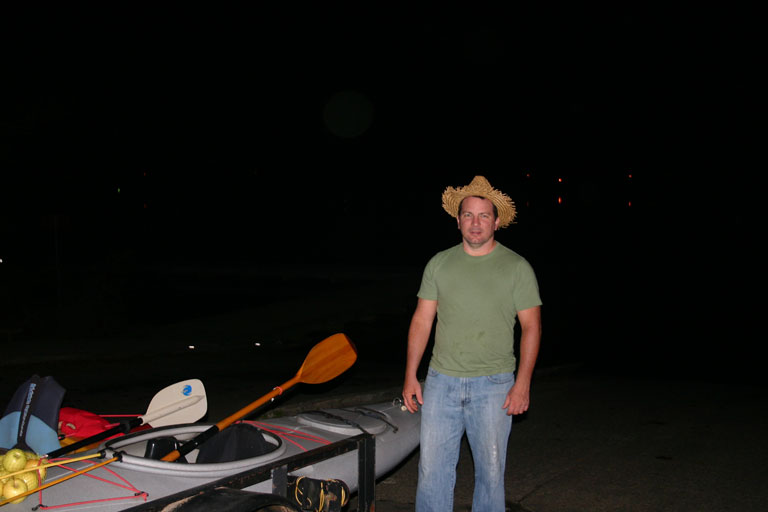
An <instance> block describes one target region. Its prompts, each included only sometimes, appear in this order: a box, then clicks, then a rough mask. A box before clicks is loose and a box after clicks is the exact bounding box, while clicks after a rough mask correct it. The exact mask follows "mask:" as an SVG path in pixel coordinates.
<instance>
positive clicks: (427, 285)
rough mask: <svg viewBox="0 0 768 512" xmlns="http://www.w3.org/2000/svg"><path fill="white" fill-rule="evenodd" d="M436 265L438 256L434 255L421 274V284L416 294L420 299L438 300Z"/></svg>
mask: <svg viewBox="0 0 768 512" xmlns="http://www.w3.org/2000/svg"><path fill="white" fill-rule="evenodd" d="M436 266H437V263H436V258H435V257H433V258H432V259H431V260H429V262H428V263H427V266H426V267H425V268H424V273H423V274H422V276H421V286H420V287H419V292H418V293H417V294H416V296H417V297H419V298H420V299H424V300H437V285H436V284H435V268H436Z"/></svg>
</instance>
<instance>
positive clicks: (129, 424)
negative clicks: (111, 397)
mask: <svg viewBox="0 0 768 512" xmlns="http://www.w3.org/2000/svg"><path fill="white" fill-rule="evenodd" d="M143 423H144V420H143V419H142V418H141V417H138V418H133V419H131V420H128V421H124V422H121V423H120V424H119V425H117V426H115V427H112V428H110V429H108V430H105V431H104V432H101V433H99V434H95V435H92V436H90V437H86V438H85V439H81V440H80V441H78V442H76V443H72V444H70V445H67V446H62V447H61V448H59V449H58V450H54V451H52V452H51V453H49V454H48V458H49V459H55V458H56V457H61V456H62V455H64V454H66V453H72V452H74V451H77V450H79V449H80V448H85V447H86V446H89V445H91V444H93V443H95V442H96V441H101V440H102V439H106V438H108V437H111V436H113V435H115V434H127V433H128V432H130V431H131V429H133V428H136V427H139V426H141V425H142V424H143Z"/></svg>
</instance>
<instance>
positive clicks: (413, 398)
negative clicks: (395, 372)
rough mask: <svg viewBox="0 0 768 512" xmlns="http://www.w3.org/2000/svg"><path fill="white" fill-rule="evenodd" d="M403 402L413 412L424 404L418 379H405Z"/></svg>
mask: <svg viewBox="0 0 768 512" xmlns="http://www.w3.org/2000/svg"><path fill="white" fill-rule="evenodd" d="M403 403H404V404H405V407H406V408H407V409H408V410H409V411H410V412H411V413H414V412H416V411H418V410H419V406H421V405H424V399H423V398H422V397H421V384H420V383H419V381H418V380H417V379H414V378H411V379H405V384H404V385H403Z"/></svg>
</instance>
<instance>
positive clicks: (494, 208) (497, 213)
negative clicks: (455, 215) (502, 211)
mask: <svg viewBox="0 0 768 512" xmlns="http://www.w3.org/2000/svg"><path fill="white" fill-rule="evenodd" d="M467 197H476V198H478V199H487V200H488V201H491V200H490V199H488V198H487V197H483V196H467ZM467 197H465V198H464V199H466V198H467ZM464 199H462V200H461V202H460V203H459V215H461V208H462V206H464ZM491 206H492V207H493V218H494V219H497V218H498V217H499V210H498V208H496V204H494V202H493V201H491Z"/></svg>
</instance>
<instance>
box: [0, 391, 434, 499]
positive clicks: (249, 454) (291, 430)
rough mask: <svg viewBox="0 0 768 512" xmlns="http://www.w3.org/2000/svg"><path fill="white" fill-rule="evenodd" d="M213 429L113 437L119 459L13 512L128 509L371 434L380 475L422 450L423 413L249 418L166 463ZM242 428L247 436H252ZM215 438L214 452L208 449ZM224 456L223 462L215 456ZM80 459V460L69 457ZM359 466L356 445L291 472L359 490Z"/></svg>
mask: <svg viewBox="0 0 768 512" xmlns="http://www.w3.org/2000/svg"><path fill="white" fill-rule="evenodd" d="M209 427H210V425H209V424H197V423H195V424H183V425H175V426H165V427H160V428H151V429H147V430H143V431H139V432H135V433H132V434H128V435H126V436H122V437H118V438H113V439H111V440H109V441H107V442H106V443H104V444H102V445H101V446H100V447H99V450H100V451H101V452H103V454H104V457H103V459H107V460H108V459H112V458H113V457H115V456H119V460H115V461H114V462H111V463H109V464H106V465H103V466H101V467H97V468H96V469H93V470H92V471H89V472H87V473H83V474H81V475H78V476H75V477H74V478H70V479H68V480H66V481H62V483H60V484H56V485H53V486H50V487H48V488H46V489H44V490H42V491H40V492H38V493H35V494H32V495H31V496H29V497H28V498H27V499H26V500H25V501H24V502H22V503H19V504H9V505H7V508H6V510H8V511H14V510H30V509H31V507H35V506H38V505H40V506H41V507H42V508H53V507H56V508H61V509H63V510H89V511H102V510H103V511H117V510H124V509H127V508H131V507H135V506H137V505H141V504H143V503H146V502H151V501H152V500H155V499H158V498H163V497H166V496H170V495H173V494H177V493H180V492H183V491H185V490H188V489H191V488H193V487H197V486H200V485H203V484H206V483H208V482H213V481H218V480H220V479H223V478H226V477H228V476H231V475H236V474H240V473H242V472H244V471H248V470H250V469H254V468H259V467H261V466H265V465H268V464H271V463H274V462H276V461H281V460H285V459H290V458H292V457H295V456H297V455H300V454H303V453H306V452H308V451H310V450H313V449H315V448H320V447H323V446H328V445H330V444H332V443H336V442H338V441H343V440H345V439H350V438H354V437H356V436H360V435H361V434H365V433H368V434H372V435H373V437H374V439H375V443H374V446H375V477H376V478H377V479H378V478H381V477H382V476H384V475H386V474H387V473H388V472H390V471H391V470H392V469H394V468H395V467H396V466H397V465H398V464H399V463H400V462H402V461H403V460H404V459H405V458H406V457H408V455H410V454H411V453H412V452H413V451H414V450H415V449H416V448H417V446H418V444H419V428H420V413H415V414H411V413H409V412H408V411H407V410H404V408H403V407H402V403H401V401H400V400H399V399H395V400H393V401H392V402H384V403H377V404H372V405H365V406H356V407H343V408H331V409H323V410H317V411H304V412H301V413H298V414H296V415H295V416H288V417H283V418H272V419H269V420H264V421H242V422H238V423H236V424H234V425H232V426H230V427H229V428H228V429H225V430H223V431H222V432H220V433H219V434H217V436H219V439H217V438H216V437H214V438H213V439H211V440H210V441H208V443H204V444H202V445H201V446H200V447H198V448H196V449H195V450H193V451H192V452H190V453H189V454H187V455H186V456H185V457H184V458H183V459H180V460H178V461H174V462H166V461H163V460H159V459H160V458H161V457H162V455H164V454H165V453H167V452H168V451H170V450H172V449H174V446H178V445H179V444H182V443H184V442H185V441H188V440H190V439H193V438H194V437H195V436H197V435H199V434H200V433H201V432H204V431H206V430H207V429H208V428H209ZM230 430H231V432H238V434H237V435H238V436H239V437H235V435H234V434H233V435H232V436H230V437H229V438H225V436H222V435H223V434H227V432H228V431H230ZM254 431H257V432H258V443H255V442H252V441H253V440H254V439H256V438H255V437H254V438H249V437H248V436H250V435H251V433H252V432H254ZM242 433H248V436H243V435H241V434H242ZM222 439H224V441H222ZM209 443H211V448H210V449H208V447H206V444H209ZM217 443H218V444H217ZM257 445H258V446H257ZM227 452H230V453H229V454H227ZM217 457H219V458H223V459H224V460H223V461H216V460H215V459H216V458H217ZM74 458H79V457H76V456H73V457H70V458H69V459H70V460H71V459H74ZM103 459H101V458H93V459H87V460H73V461H72V462H66V461H67V458H66V457H65V458H62V459H60V460H61V461H62V462H64V464H63V465H62V466H55V467H51V468H49V469H48V475H47V477H46V479H45V482H46V483H49V482H53V481H55V480H57V479H59V478H63V477H66V476H67V475H71V474H72V473H73V472H76V471H80V470H83V469H87V468H89V467H91V466H96V465H98V464H99V463H100V462H101V461H102V460H103ZM198 459H199V460H198ZM358 467H359V457H358V453H357V450H353V451H348V452H346V453H341V454H338V455H334V456H331V457H329V458H327V459H324V460H321V461H319V462H316V463H313V464H310V465H308V466H306V467H304V468H300V469H297V470H296V471H294V472H291V473H290V474H291V475H292V476H296V477H307V478H311V479H317V480H340V481H342V482H343V483H344V484H345V485H346V486H347V487H348V489H349V491H350V492H354V491H356V490H357V484H358ZM245 490H246V491H252V492H259V493H271V492H273V491H272V481H271V479H267V480H265V481H262V482H260V483H257V484H254V485H251V486H249V487H246V488H245Z"/></svg>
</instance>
